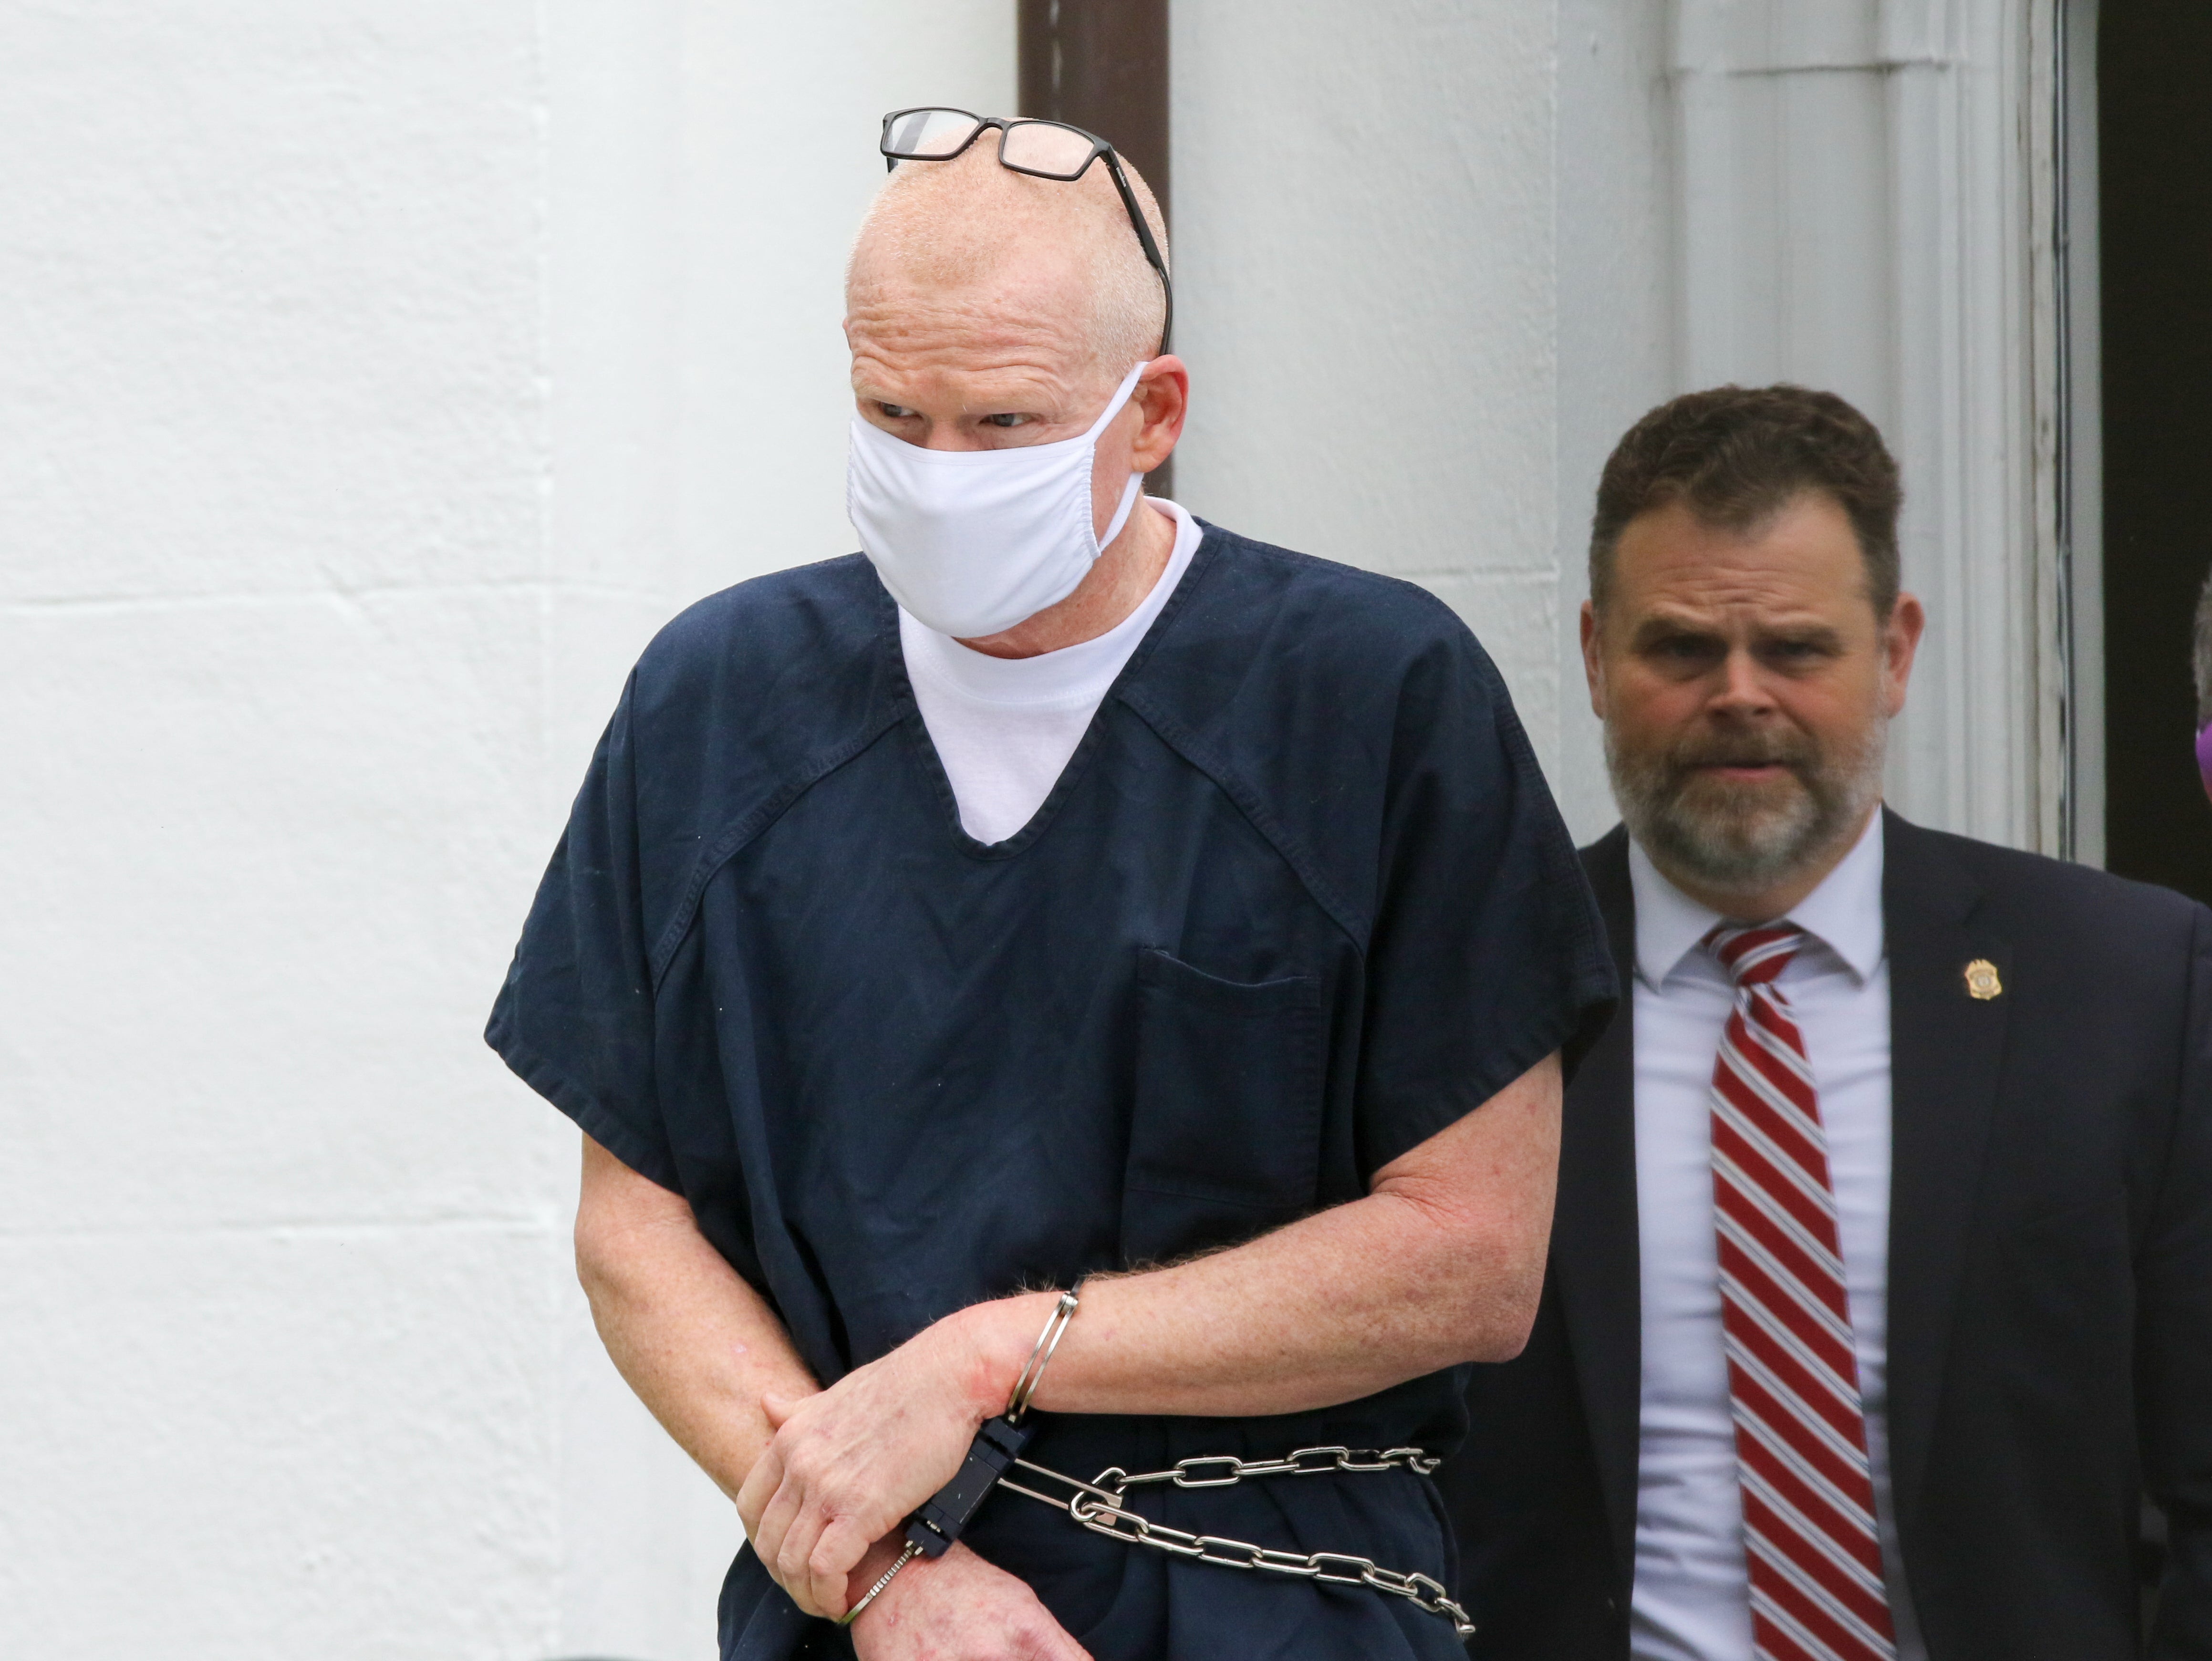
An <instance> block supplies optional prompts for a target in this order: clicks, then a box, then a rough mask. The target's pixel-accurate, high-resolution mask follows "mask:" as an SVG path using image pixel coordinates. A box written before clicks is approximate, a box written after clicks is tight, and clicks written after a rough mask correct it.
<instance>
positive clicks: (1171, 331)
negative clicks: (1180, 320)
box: [876, 104, 1175, 357]
mask: <svg viewBox="0 0 2212 1661" xmlns="http://www.w3.org/2000/svg"><path fill="white" fill-rule="evenodd" d="M933 111H936V112H941V113H944V114H946V115H964V116H966V117H967V118H968V119H969V120H970V121H973V122H974V123H975V131H973V132H971V133H969V135H968V137H966V138H965V139H964V140H963V141H962V143H961V145H960V148H959V149H957V150H945V151H942V152H936V153H933V154H931V155H912V154H908V153H907V152H904V151H900V150H894V149H891V147H890V143H891V123H892V122H894V121H898V120H902V119H905V118H906V117H908V116H909V115H924V114H927V113H931V112H933ZM994 127H996V128H997V129H998V130H999V165H1000V167H1004V168H1006V170H1007V171H1008V172H1009V173H1026V174H1028V175H1029V176H1030V178H1032V179H1052V180H1054V182H1056V183H1058V184H1062V185H1072V184H1073V183H1074V182H1075V181H1076V180H1077V179H1080V178H1082V177H1083V175H1084V174H1085V173H1088V172H1089V171H1090V169H1091V163H1092V162H1093V161H1097V160H1099V159H1100V158H1101V157H1103V158H1104V159H1105V162H1106V171H1107V173H1109V174H1110V175H1111V176H1112V178H1113V180H1114V189H1115V192H1118V193H1119V194H1120V196H1121V205H1122V206H1123V207H1124V208H1126V209H1127V210H1128V214H1129V223H1130V225H1131V226H1132V227H1133V228H1134V229H1135V230H1136V233H1137V240H1138V242H1139V245H1141V246H1142V247H1143V248H1144V250H1145V263H1146V265H1150V266H1151V267H1152V269H1153V270H1154V271H1157V272H1158V273H1159V278H1160V291H1161V293H1162V294H1163V295H1165V297H1166V300H1167V314H1166V316H1165V317H1164V318H1163V319H1162V320H1161V324H1160V350H1159V352H1158V356H1161V357H1165V356H1167V355H1168V350H1169V348H1168V343H1169V342H1170V340H1171V339H1173V338H1174V336H1175V283H1174V281H1173V280H1172V279H1171V278H1170V277H1169V276H1168V262H1167V261H1166V260H1165V259H1162V258H1161V256H1160V245H1159V244H1158V242H1156V241H1154V240H1152V227H1151V226H1150V225H1148V224H1146V222H1145V210H1143V209H1142V208H1140V207H1139V206H1138V205H1137V193H1136V192H1134V191H1133V190H1131V189H1130V188H1129V176H1128V174H1127V173H1124V172H1122V171H1121V157H1120V156H1119V155H1116V154H1115V150H1114V146H1113V144H1112V143H1111V142H1110V141H1109V140H1107V139H1103V138H1101V137H1099V136H1098V135H1097V133H1095V132H1085V131H1084V130H1083V129H1082V128H1080V127H1077V126H1071V125H1068V123H1066V122H1065V121H1044V120H1040V119H1036V118H1033V117H1030V116H1015V117H1012V118H1011V119H1010V118H1008V117H1006V116H1003V115H977V114H976V113H975V112H973V111H972V110H963V109H956V108H955V107H953V106H951V105H950V104H917V105H915V106H914V107H913V108H911V109H904V110H893V111H892V112H891V113H890V114H889V115H887V116H885V117H884V131H883V137H881V138H880V139H878V141H877V143H876V148H877V149H878V150H879V151H880V152H882V155H883V158H884V172H885V173H890V172H891V171H892V170H893V169H895V168H896V167H897V166H898V164H899V163H900V162H902V161H951V160H952V159H953V158H954V157H955V156H959V155H966V154H967V153H968V151H969V149H970V148H971V147H972V146H973V145H974V144H975V141H976V140H977V139H979V138H981V137H982V136H983V135H984V134H985V133H986V132H987V131H990V130H991V129H992V128H994ZM1016 127H1057V128H1059V129H1060V131H1062V132H1072V133H1073V134H1074V135H1075V136H1076V137H1078V138H1080V139H1084V140H1085V141H1086V142H1087V143H1089V144H1090V146H1091V154H1090V155H1086V156H1085V157H1084V158H1083V163H1082V165H1081V166H1080V167H1077V168H1076V169H1075V170H1074V171H1073V172H1072V173H1047V172H1046V171H1045V170H1044V169H1043V168H1042V167H1017V166H1016V165H1015V164H1014V163H1013V162H1012V161H1007V160H1006V136H1007V135H1008V134H1009V133H1011V132H1012V131H1013V130H1014V129H1015V128H1016Z"/></svg>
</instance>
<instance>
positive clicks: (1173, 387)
mask: <svg viewBox="0 0 2212 1661" xmlns="http://www.w3.org/2000/svg"><path fill="white" fill-rule="evenodd" d="M1129 402H1130V403H1132V404H1133V405H1136V406H1137V409H1138V411H1139V413H1140V418H1141V419H1142V421H1143V423H1144V424H1143V425H1142V426H1140V427H1139V428H1138V429H1137V437H1136V441H1135V442H1134V443H1133V444H1132V445H1131V446H1130V450H1129V464H1130V465H1131V466H1133V467H1134V468H1135V469H1136V470H1137V472H1140V473H1149V472H1152V469H1153V468H1155V467H1157V466H1158V465H1160V463H1162V462H1163V461H1165V460H1166V459H1168V457H1169V455H1170V453H1172V452H1173V451H1174V449H1175V447H1176V440H1177V439H1179V438H1181V437H1182V423H1183V417H1185V416H1187V415H1188V414H1189V412H1190V371H1189V370H1188V369H1186V368H1184V367H1183V362H1182V359H1181V358H1179V357H1176V356H1172V355H1170V356H1166V357H1156V358H1154V359H1153V360H1152V362H1149V363H1147V364H1146V365H1145V371H1144V373H1143V374H1140V375H1139V376H1138V377H1137V389H1136V391H1135V392H1132V393H1131V394H1130V395H1129Z"/></svg>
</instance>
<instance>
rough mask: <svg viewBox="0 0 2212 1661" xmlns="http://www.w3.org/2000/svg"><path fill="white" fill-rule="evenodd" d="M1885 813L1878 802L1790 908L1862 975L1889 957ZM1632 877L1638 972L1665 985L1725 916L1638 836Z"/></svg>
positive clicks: (1631, 856)
mask: <svg viewBox="0 0 2212 1661" xmlns="http://www.w3.org/2000/svg"><path fill="white" fill-rule="evenodd" d="M1881 820H1882V816H1881V811H1880V810H1879V809H1877V810H1876V811H1875V813H1874V815H1873V817H1872V818H1869V820H1868V822H1867V828H1866V829H1865V830H1864V831H1863V832H1861V833H1860V836H1859V839H1858V841H1857V842H1856V843H1853V844H1852V846H1851V851H1850V853H1848V854H1846V855H1844V857H1843V859H1842V860H1841V861H1839V862H1838V864H1837V866H1836V868H1835V869H1834V870H1832V871H1831V872H1829V873H1828V874H1827V875H1826V877H1824V878H1822V879H1820V886H1819V887H1818V888H1815V889H1814V891H1812V892H1811V893H1809V894H1808V895H1807V896H1806V897H1804V898H1803V899H1802V900H1800V901H1799V902H1798V903H1797V904H1796V905H1795V906H1793V907H1792V908H1790V915H1789V917H1788V918H1787V921H1789V922H1794V923H1796V925H1797V926H1798V927H1799V928H1802V929H1803V930H1804V931H1805V932H1806V933H1807V934H1810V935H1812V936H1813V937H1814V939H1816V940H1820V942H1821V944H1823V945H1824V946H1826V947H1827V948H1828V949H1829V951H1831V952H1834V953H1835V955H1836V957H1837V958H1838V959H1839V960H1840V961H1841V962H1842V963H1843V964H1844V966H1845V967H1846V968H1848V969H1849V970H1850V971H1851V973H1852V974H1853V975H1854V976H1855V977H1857V978H1858V979H1859V980H1860V981H1861V982H1863V981H1865V980H1866V978H1867V977H1869V975H1871V974H1873V973H1874V971H1875V970H1876V969H1877V968H1879V967H1880V966H1881V958H1882V951H1883V940H1884V934H1883V930H1882V920H1881V873H1882V839H1881ZM1628 879H1629V884H1630V886H1631V887H1632V890H1633V891H1634V893H1635V897H1636V973H1637V975H1638V978H1640V979H1641V980H1642V981H1643V982H1644V984H1645V985H1647V986H1651V987H1657V986H1660V985H1662V984H1664V983H1665V982H1666V979H1667V977H1668V976H1669V975H1671V974H1673V973H1674V970H1675V969H1676V968H1677V967H1679V966H1680V964H1681V961H1682V959H1683V958H1686V957H1687V956H1688V955H1689V954H1690V953H1691V952H1693V951H1695V950H1696V949H1697V946H1698V943H1699V941H1700V940H1704V939H1705V936H1706V935H1707V934H1710V933H1711V932H1712V928H1713V925H1714V924H1715V923H1717V922H1723V921H1725V919H1723V917H1722V916H1721V914H1720V913H1719V912H1717V911H1716V910H1713V909H1712V908H1711V907H1710V906H1707V905H1702V904H1699V902H1697V901H1696V900H1693V899H1692V898H1691V897H1689V896H1688V895H1687V894H1685V893H1684V892H1683V891H1681V890H1680V889H1679V888H1677V887H1675V886H1674V884H1673V883H1671V882H1669V881H1668V880H1667V879H1666V878H1665V877H1663V876H1662V875H1661V874H1660V873H1659V867H1657V866H1656V865H1654V864H1652V862H1651V856H1650V855H1649V854H1646V853H1645V852H1644V848H1643V845H1642V844H1641V843H1638V842H1636V841H1635V840H1633V839H1631V840H1630V842H1629V844H1628Z"/></svg>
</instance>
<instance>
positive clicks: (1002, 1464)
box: [837, 1292, 1080, 1627]
mask: <svg viewBox="0 0 2212 1661" xmlns="http://www.w3.org/2000/svg"><path fill="white" fill-rule="evenodd" d="M1079 1301H1080V1300H1079V1299H1078V1298H1077V1297H1076V1295H1075V1294H1074V1293H1073V1292H1063V1293H1060V1301H1059V1302H1057V1303H1055V1304H1054V1305H1053V1306H1052V1313H1051V1314H1050V1315H1049V1316H1048V1317H1045V1323H1044V1330H1043V1331H1042V1332H1040V1333H1038V1334H1037V1341H1036V1344H1035V1345H1034V1346H1033V1347H1032V1348H1030V1359H1029V1360H1028V1361H1026V1362H1025V1363H1024V1365H1023V1366H1022V1370H1021V1373H1020V1376H1019V1377H1018V1378H1016V1379H1015V1380H1014V1387H1013V1389H1012V1390H1011V1391H1009V1392H1008V1394H1007V1396H1006V1411H1005V1412H1004V1413H1002V1414H1000V1415H999V1416H998V1417H997V1418H995V1419H986V1420H985V1421H983V1423H982V1426H981V1428H980V1429H978V1430H977V1431H976V1433H975V1440H974V1441H973V1442H971V1443H969V1445H968V1457H966V1458H965V1459H963V1460H962V1461H961V1462H960V1469H958V1470H957V1471H955V1472H954V1473H953V1474H952V1480H951V1482H947V1483H946V1484H945V1486H944V1487H943V1488H939V1489H938V1491H937V1492H936V1493H935V1494H933V1495H932V1496H931V1497H930V1499H929V1500H927V1503H925V1504H924V1505H923V1506H922V1507H921V1510H920V1511H917V1512H915V1513H914V1514H913V1515H912V1516H910V1517H908V1518H907V1519H906V1548H905V1549H904V1550H903V1551H902V1552H900V1553H899V1555H898V1558H897V1561H895V1562H893V1563H892V1565H891V1566H890V1567H889V1568H887V1569H885V1570H884V1573H883V1578H882V1579H879V1580H878V1581H877V1582H876V1584H875V1585H872V1586H870V1587H869V1588H868V1589H867V1591H865V1592H863V1593H861V1594H860V1601H859V1602H858V1603H854V1605H853V1607H852V1608H851V1609H847V1610H846V1611H845V1613H844V1614H843V1615H840V1616H839V1617H838V1620H837V1624H838V1625H839V1626H841V1627H849V1626H851V1625H852V1624H853V1622H854V1621H856V1620H858V1619H859V1618H860V1611H861V1610H862V1609H866V1608H867V1607H868V1605H869V1604H871V1603H874V1602H875V1601H876V1599H877V1597H878V1596H879V1595H880V1594H881V1593H882V1591H883V1590H884V1587H885V1586H888V1585H890V1583H891V1580H892V1579H893V1577H895V1576H896V1574H897V1573H898V1572H899V1571H900V1570H901V1569H902V1568H904V1567H906V1566H907V1565H908V1563H911V1562H912V1561H914V1560H915V1558H917V1557H942V1556H944V1555H945V1553H946V1552H948V1551H950V1550H951V1549H952V1545H953V1542H955V1541H957V1539H959V1537H960V1536H961V1534H962V1533H963V1531H964V1530H966V1529H967V1527H968V1524H970V1523H972V1522H973V1521H975V1513H976V1512H979V1511H981V1509H982V1508H983V1502H984V1501H985V1500H987V1499H989V1498H990V1497H991V1490H992V1489H993V1488H995V1487H997V1486H998V1482H999V1479H1000V1477H1001V1476H1003V1475H1006V1472H1007V1470H1008V1469H1010V1468H1012V1465H1013V1463H1014V1462H1015V1461H1016V1460H1017V1459H1018V1458H1019V1457H1021V1452H1022V1450H1023V1449H1024V1448H1025V1447H1027V1446H1028V1445H1030V1437H1032V1436H1034V1435H1036V1426H1035V1425H1026V1424H1024V1423H1023V1422H1022V1421H1023V1420H1024V1419H1026V1418H1027V1417H1028V1416H1029V1410H1030V1397H1031V1396H1035V1395H1036V1387H1037V1382H1038V1380H1040V1379H1042V1378H1043V1377H1044V1370H1045V1368H1046V1366H1048V1364H1049V1363H1050V1362H1051V1360H1052V1357H1053V1352H1054V1350H1056V1349H1058V1348H1060V1339H1061V1338H1062V1337H1064V1336H1066V1332H1067V1324H1068V1323H1069V1322H1071V1321H1073V1319H1074V1318H1075V1311H1076V1308H1077V1306H1078V1305H1079Z"/></svg>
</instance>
